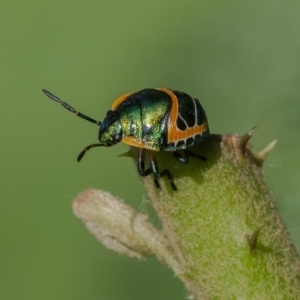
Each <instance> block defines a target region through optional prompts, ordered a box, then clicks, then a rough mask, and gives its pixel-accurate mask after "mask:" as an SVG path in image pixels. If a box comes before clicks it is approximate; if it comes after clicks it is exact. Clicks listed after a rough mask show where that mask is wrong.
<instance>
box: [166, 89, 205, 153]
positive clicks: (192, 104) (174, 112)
mask: <svg viewBox="0 0 300 300" xmlns="http://www.w3.org/2000/svg"><path fill="white" fill-rule="evenodd" d="M164 90H165V92H166V93H168V94H169V96H170V97H171V99H172V109H171V112H170V117H169V122H168V143H167V147H166V149H165V150H167V151H175V150H179V149H186V148H188V147H191V146H193V145H195V144H198V143H200V142H201V141H203V140H205V139H206V138H207V137H208V134H209V128H208V122H207V117H206V114H205V111H204V109H203V107H202V106H201V104H200V102H199V100H198V99H196V98H193V97H191V96H190V95H188V94H186V93H183V92H180V91H176V90H167V89H164Z"/></svg>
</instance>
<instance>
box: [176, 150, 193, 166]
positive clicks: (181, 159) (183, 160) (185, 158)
mask: <svg viewBox="0 0 300 300" xmlns="http://www.w3.org/2000/svg"><path fill="white" fill-rule="evenodd" d="M184 154H185V156H183V155H181V154H180V153H179V152H178V151H174V152H172V155H173V156H174V157H175V158H176V159H177V160H178V161H179V162H181V163H182V164H187V163H188V162H189V158H190V155H189V153H184Z"/></svg>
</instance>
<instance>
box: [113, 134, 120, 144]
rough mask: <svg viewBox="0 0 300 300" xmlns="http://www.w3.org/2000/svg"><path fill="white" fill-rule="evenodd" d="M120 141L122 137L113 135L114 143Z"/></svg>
mask: <svg viewBox="0 0 300 300" xmlns="http://www.w3.org/2000/svg"><path fill="white" fill-rule="evenodd" d="M121 139H122V137H121V135H120V134H118V133H116V134H114V135H113V140H114V142H115V143H117V142H120V141H121Z"/></svg>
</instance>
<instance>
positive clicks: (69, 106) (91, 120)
mask: <svg viewBox="0 0 300 300" xmlns="http://www.w3.org/2000/svg"><path fill="white" fill-rule="evenodd" d="M42 91H43V92H44V94H45V95H46V96H47V97H49V98H50V99H52V100H53V101H55V102H58V103H60V104H61V105H62V106H63V107H64V108H66V109H67V110H68V111H70V112H72V113H74V114H76V115H77V116H78V117H80V118H82V119H85V120H87V121H89V122H91V123H94V124H97V125H100V124H101V122H100V121H96V120H94V119H92V118H90V117H88V116H86V115H84V114H82V113H81V112H79V111H77V110H76V109H74V108H73V107H72V106H71V105H69V104H68V103H66V102H64V101H62V100H61V99H59V98H58V97H57V96H55V95H53V94H52V93H50V92H48V91H47V90H45V89H42ZM82 156H83V155H82Z"/></svg>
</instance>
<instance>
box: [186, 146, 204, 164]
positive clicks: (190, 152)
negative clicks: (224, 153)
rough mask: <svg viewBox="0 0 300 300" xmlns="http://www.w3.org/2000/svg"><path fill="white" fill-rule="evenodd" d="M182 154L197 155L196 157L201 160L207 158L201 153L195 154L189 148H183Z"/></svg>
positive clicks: (187, 155)
mask: <svg viewBox="0 0 300 300" xmlns="http://www.w3.org/2000/svg"><path fill="white" fill-rule="evenodd" d="M184 154H185V156H186V157H189V156H193V157H197V158H199V159H201V160H203V161H206V160H207V158H206V157H204V156H202V155H199V154H196V153H194V152H192V151H190V150H187V149H185V150H184Z"/></svg>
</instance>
